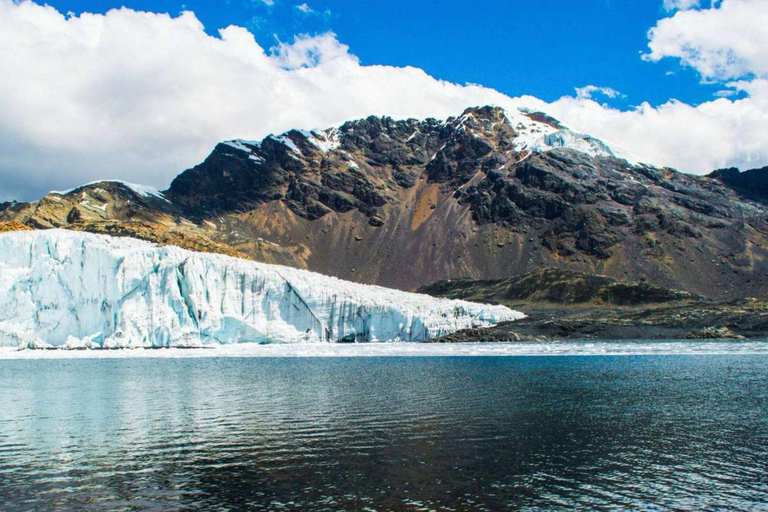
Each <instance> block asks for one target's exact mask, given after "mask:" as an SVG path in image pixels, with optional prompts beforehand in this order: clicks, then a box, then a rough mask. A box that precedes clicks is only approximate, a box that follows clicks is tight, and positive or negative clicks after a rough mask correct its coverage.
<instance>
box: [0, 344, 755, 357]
mask: <svg viewBox="0 0 768 512" xmlns="http://www.w3.org/2000/svg"><path fill="white" fill-rule="evenodd" d="M644 355H648V356H652V355H707V356H712V355H768V339H760V340H682V339H680V340H664V341H658V340H648V339H644V340H616V341H594V340H585V341H551V342H537V341H532V342H466V343H403V342H400V343H359V344H346V343H345V344H339V343H297V344H256V343H240V344H236V345H221V346H217V347H205V348H178V347H171V348H124V349H87V350H64V349H47V350H39V349H22V350H19V349H17V348H13V347H2V348H0V360H9V361H10V360H70V359H189V358H194V359H201V358H344V357H529V356H534V357H536V356H566V357H567V356H584V357H590V356H644Z"/></svg>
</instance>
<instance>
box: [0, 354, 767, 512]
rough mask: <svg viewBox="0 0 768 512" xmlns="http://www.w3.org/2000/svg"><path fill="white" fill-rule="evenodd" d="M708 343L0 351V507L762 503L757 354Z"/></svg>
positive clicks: (762, 386)
mask: <svg viewBox="0 0 768 512" xmlns="http://www.w3.org/2000/svg"><path fill="white" fill-rule="evenodd" d="M713 343H714V344H713V345H702V344H701V343H698V342H695V343H687V342H679V344H677V345H674V344H672V345H670V346H668V347H667V349H666V352H667V353H655V352H653V351H650V352H649V351H646V352H645V353H640V354H637V352H642V350H639V349H638V346H634V347H632V346H631V344H630V348H629V349H626V350H624V352H620V353H621V354H622V355H615V354H614V353H615V352H617V350H618V349H617V348H616V346H619V345H621V344H616V346H614V347H613V349H612V350H609V352H611V354H609V355H604V354H602V353H600V349H595V348H594V344H593V346H592V347H593V348H592V349H589V350H587V349H584V350H583V353H582V354H581V355H579V356H573V355H563V354H558V353H557V352H556V351H555V352H554V353H553V354H551V355H547V356H543V355H541V350H539V351H538V352H537V351H535V350H530V351H529V352H527V353H526V354H521V353H520V351H519V350H518V355H509V354H513V353H514V350H511V349H510V350H507V355H498V354H499V352H498V351H499V350H502V349H503V345H498V344H496V345H493V347H496V348H493V347H487V350H486V351H485V352H484V353H483V350H482V348H483V347H479V346H477V345H476V346H469V347H468V348H467V346H465V347H464V348H461V349H460V348H455V347H453V348H451V347H444V348H440V347H437V348H431V349H430V350H432V351H433V352H430V353H429V354H430V355H424V354H425V352H422V353H418V352H416V353H414V352H413V350H411V347H410V346H408V347H400V350H401V351H403V350H405V352H406V353H408V355H410V357H392V356H384V355H382V354H386V349H383V348H380V349H378V348H375V347H374V348H370V347H369V348H367V349H362V350H363V352H362V354H364V355H367V357H349V356H350V355H354V354H355V350H358V349H356V348H355V347H351V348H341V349H340V348H338V347H334V349H333V351H331V352H329V353H327V354H325V355H335V356H336V357H302V356H303V355H307V354H306V353H302V352H301V350H299V349H297V348H294V349H292V350H294V352H291V351H290V350H288V351H287V352H286V353H285V354H284V355H285V356H289V357H276V356H274V354H279V351H276V352H275V353H274V354H270V353H264V354H262V355H267V356H269V357H237V356H232V355H231V354H230V355H228V356H226V357H224V356H221V355H219V356H211V355H209V356H206V357H188V356H187V354H189V353H190V351H180V353H181V354H182V355H181V356H180V357H164V356H160V357H156V356H157V355H158V354H164V355H168V354H171V352H161V351H147V353H148V354H142V355H143V356H142V357H123V356H124V353H123V354H121V353H114V352H110V355H109V356H106V357H96V356H94V355H93V354H86V355H78V356H75V357H72V358H66V357H56V356H58V355H59V354H55V355H50V353H48V352H47V353H46V358H44V359H29V358H25V357H24V356H22V357H10V358H8V357H6V358H5V359H0V509H1V510H3V511H4V512H9V511H16V510H72V509H75V510H104V509H109V510H242V509H245V510H462V511H463V510H501V509H510V508H511V509H529V510H542V509H543V510H550V509H562V508H581V509H584V510H609V509H610V510H612V509H619V510H625V509H653V510H702V509H709V510H717V509H721V510H722V509H728V510H765V509H766V508H768V350H766V348H768V347H767V346H766V344H765V343H755V344H752V343H743V344H739V343H731V344H728V343H723V344H717V343H716V342H713ZM481 345H482V344H481ZM621 346H623V345H621ZM422 347H423V346H422ZM702 347H704V348H702ZM603 348H605V347H603ZM305 349H306V350H309V351H310V352H311V350H310V349H309V348H306V347H305ZM270 350H276V349H270ZM365 350H368V352H365ZM409 350H411V351H410V352H408V351H409ZM417 350H426V349H425V348H419V349H417ZM441 350H442V351H443V352H442V353H441V352H440V351H441ZM456 350H459V355H456V352H455V351H456ZM462 350H463V351H465V353H463V355H462V352H461V351H462ZM493 350H496V351H497V352H493ZM345 351H346V352H345ZM452 351H453V352H452ZM675 351H677V352H681V353H678V354H675V353H674V352H675ZM662 352H663V351H662ZM136 354H138V353H136ZM198 354H199V353H198ZM473 354H474V355H473ZM481 354H482V355H481ZM633 354H634V355H633ZM177 355H178V354H177ZM193 355H194V354H193ZM144 356H146V357H144Z"/></svg>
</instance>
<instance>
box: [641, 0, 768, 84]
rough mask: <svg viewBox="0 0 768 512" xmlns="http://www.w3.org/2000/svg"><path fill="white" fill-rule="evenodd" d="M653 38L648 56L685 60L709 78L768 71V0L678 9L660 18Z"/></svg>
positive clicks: (737, 0)
mask: <svg viewBox="0 0 768 512" xmlns="http://www.w3.org/2000/svg"><path fill="white" fill-rule="evenodd" d="M648 37H649V40H650V41H649V43H648V47H649V49H650V52H649V53H647V54H646V55H645V59H647V60H650V61H653V62H656V61H659V60H661V59H663V58H667V57H671V58H675V59H680V61H681V62H682V63H683V64H684V65H686V66H690V67H692V68H694V69H696V71H698V72H699V73H700V74H701V76H702V77H703V78H704V79H705V80H713V81H722V80H730V79H736V78H742V77H746V76H749V75H753V74H755V75H762V76H764V75H766V74H768V51H766V48H768V2H766V1H765V0H723V1H722V2H721V3H720V4H719V5H717V4H714V5H713V6H712V7H710V8H708V9H689V10H684V11H678V12H676V13H675V14H674V15H673V16H671V17H669V18H664V19H662V20H659V22H658V23H657V24H656V26H655V27H653V28H652V29H651V30H650V32H649V33H648Z"/></svg>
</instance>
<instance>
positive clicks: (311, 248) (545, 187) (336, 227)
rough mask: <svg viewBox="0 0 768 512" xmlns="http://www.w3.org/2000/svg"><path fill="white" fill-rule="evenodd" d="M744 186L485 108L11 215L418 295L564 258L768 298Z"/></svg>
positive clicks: (231, 156) (273, 143) (231, 146)
mask: <svg viewBox="0 0 768 512" xmlns="http://www.w3.org/2000/svg"><path fill="white" fill-rule="evenodd" d="M726 181H727V180H726ZM726 181H723V179H722V177H718V176H710V177H704V176H691V175H687V174H683V173H679V172H676V171H674V170H672V169H668V168H656V167H652V166H649V165H644V164H641V163H638V162H636V160H635V159H632V158H631V157H629V156H628V155H627V154H625V153H624V152H622V151H620V150H617V149H616V148H612V147H611V146H609V145H608V144H606V143H604V142H602V141H599V140H597V139H595V138H592V137H589V136H587V135H582V134H578V133H575V132H573V131H572V130H569V129H568V128H566V127H564V126H563V125H562V124H561V123H559V122H558V121H557V120H555V119H552V118H551V117H548V116H546V115H545V114H542V113H536V112H524V111H515V112H510V111H504V110H502V109H499V108H495V107H480V108H471V109H467V110H466V111H465V112H463V113H462V115H460V116H458V117H451V118H448V119H446V120H442V121H440V120H434V119H427V120H414V119H410V120H402V121H396V120H393V119H390V118H387V117H369V118H366V119H360V120H356V121H350V122H346V123H344V124H342V125H340V126H337V127H333V128H329V129H324V130H315V131H298V130H293V131H289V132H287V133H284V134H282V135H279V136H269V137H267V138H265V139H264V140H262V141H259V142H257V141H244V140H235V141H228V142H223V143H220V144H218V145H217V146H216V147H215V149H214V150H213V152H212V153H211V154H210V156H208V158H206V159H205V161H203V162H202V163H200V164H199V165H197V166H196V167H194V168H192V169H189V170H187V171H184V172H182V173H181V174H180V175H179V176H178V177H177V178H176V179H175V180H174V181H173V182H172V184H171V186H170V188H169V189H168V190H166V191H164V192H162V193H160V192H157V191H151V190H148V189H146V188H141V187H137V186H131V185H130V184H125V183H119V182H102V183H96V184H90V185H87V186H84V187H80V188H78V189H75V190H72V191H67V192H66V193H51V194H48V195H47V196H46V197H45V198H43V199H41V200H40V201H36V202H34V203H24V204H11V205H7V206H6V207H5V210H4V211H2V212H1V213H0V221H5V222H9V221H15V222H20V223H22V224H25V225H28V226H31V227H35V228H49V227H65V228H69V229H76V230H86V231H93V232H98V233H106V234H113V235H127V236H134V237H138V238H142V239H145V240H150V241H154V242H157V243H160V244H175V245H181V246H182V247H186V248H190V249H195V250H207V251H211V252H222V253H226V254H231V255H236V256H241V257H247V258H251V259H255V260H258V261H264V262H269V263H279V264H284V265H289V266H294V267H299V268H306V269H310V270H313V271H317V272H321V273H324V274H329V275H334V276H337V277H340V278H343V279H348V280H352V281H357V282H362V283H371V284H379V285H384V286H390V287H395V288H399V289H405V290H408V289H416V288H417V287H419V286H422V285H426V284H429V283H432V282H435V281H438V280H444V279H456V278H471V279H504V278H508V277H510V276H515V275H519V274H524V273H526V272H530V271H532V270H535V269H537V268H540V267H543V266H546V267H557V268H561V269H567V270H572V271H577V272H583V273H587V274H602V275H606V276H609V277H612V278H616V279H622V280H630V281H639V280H641V279H645V280H646V282H648V283H649V284H653V285H656V286H661V287H664V288H671V289H680V290H685V291H688V292H690V293H694V294H699V295H704V296H708V297H714V298H719V299H728V298H736V297H743V296H760V295H761V294H765V293H766V291H767V290H768V261H767V258H768V212H766V208H765V205H764V204H762V203H760V202H759V201H757V200H756V198H754V197H746V196H745V194H744V193H743V191H741V190H738V189H736V188H734V186H733V185H732V184H730V183H726Z"/></svg>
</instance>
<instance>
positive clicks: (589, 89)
mask: <svg viewBox="0 0 768 512" xmlns="http://www.w3.org/2000/svg"><path fill="white" fill-rule="evenodd" d="M596 94H602V95H603V96H606V97H608V98H623V97H624V95H623V94H621V93H620V92H619V91H617V90H616V89H613V88H612V87H598V86H596V85H586V86H584V87H577V88H576V97H577V98H579V99H582V100H584V99H586V100H591V99H592V97H593V96H595V95H596Z"/></svg>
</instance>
